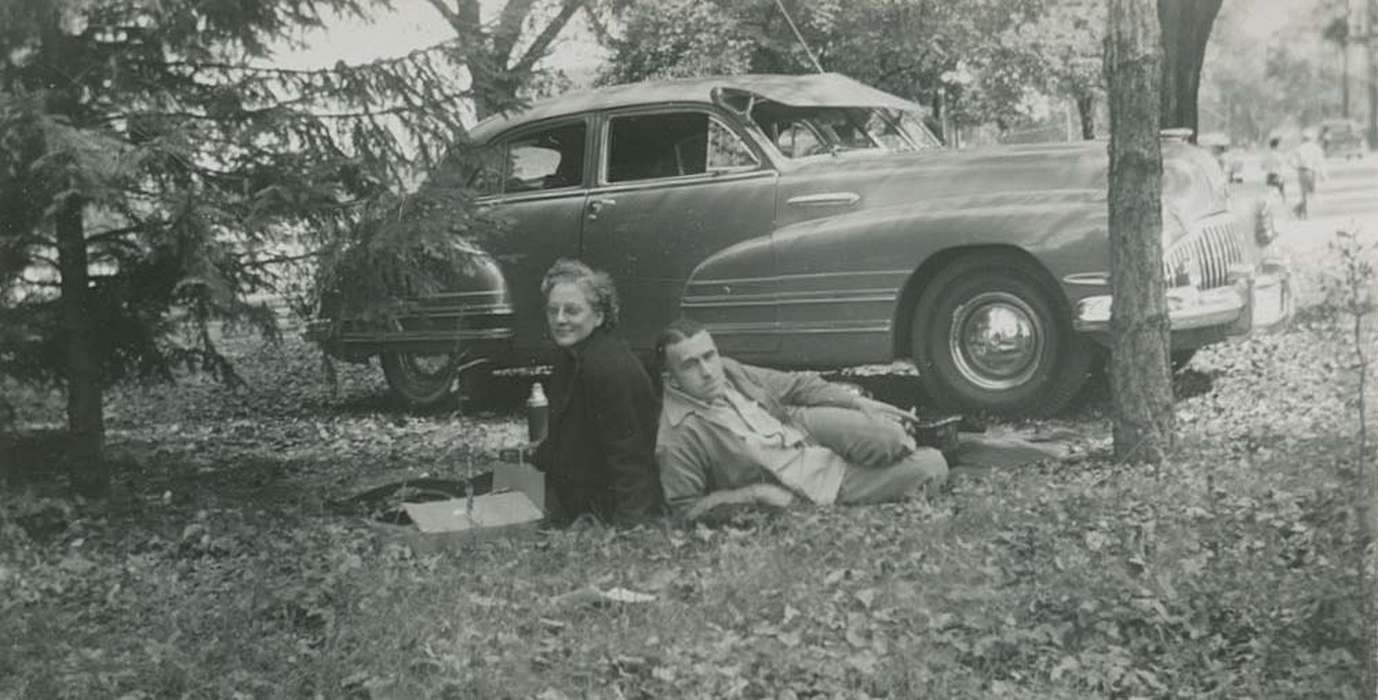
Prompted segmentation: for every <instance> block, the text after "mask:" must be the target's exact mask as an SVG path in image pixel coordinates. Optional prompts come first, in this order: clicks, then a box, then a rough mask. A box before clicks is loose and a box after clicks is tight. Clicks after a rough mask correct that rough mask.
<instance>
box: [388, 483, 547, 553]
mask: <svg viewBox="0 0 1378 700" xmlns="http://www.w3.org/2000/svg"><path fill="white" fill-rule="evenodd" d="M543 503H545V475H544V474H542V473H540V472H539V471H536V469H534V468H532V467H531V466H529V465H526V464H514V463H498V464H497V466H495V467H494V468H493V490H492V492H491V493H485V494H483V495H479V496H474V497H473V498H472V502H471V499H469V498H450V499H446V500H442V501H427V502H422V503H403V504H402V509H403V510H404V511H405V512H406V514H407V517H408V518H410V519H411V521H412V525H411V526H410V527H406V528H404V529H400V531H399V528H396V527H395V526H389V527H388V531H389V532H390V534H392V535H394V536H399V538H400V539H401V540H402V541H403V542H406V543H407V544H408V545H410V546H411V548H412V549H413V550H414V551H416V552H417V553H423V554H431V553H436V552H441V551H445V550H446V549H449V548H451V547H455V546H458V545H460V544H462V543H465V542H474V541H478V540H484V539H490V538H495V537H513V536H518V535H521V534H524V533H529V532H534V531H535V529H536V526H537V525H538V524H539V523H540V521H541V519H542V518H543V517H545V511H544V510H543V508H542V507H541V505H540V504H543Z"/></svg>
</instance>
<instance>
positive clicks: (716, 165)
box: [708, 117, 760, 172]
mask: <svg viewBox="0 0 1378 700" xmlns="http://www.w3.org/2000/svg"><path fill="white" fill-rule="evenodd" d="M759 164H760V162H759V161H757V160H756V154H754V153H752V152H751V149H750V148H747V146H746V144H745V143H742V140H741V139H740V138H737V134H735V133H733V131H732V130H731V129H729V128H727V126H726V125H725V124H723V123H722V122H720V121H718V120H717V119H713V118H712V117H710V118H709V119H708V171H709V172H719V171H728V170H750V169H753V168H755V167H756V166H757V165H759Z"/></svg>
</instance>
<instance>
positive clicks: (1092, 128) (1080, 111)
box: [1076, 90, 1096, 141]
mask: <svg viewBox="0 0 1378 700" xmlns="http://www.w3.org/2000/svg"><path fill="white" fill-rule="evenodd" d="M1076 101H1077V116H1078V117H1080V118H1081V138H1082V139H1083V140H1085V141H1091V140H1093V139H1095V138H1096V93H1094V92H1092V91H1090V90H1086V91H1084V92H1079V93H1077V96H1076Z"/></svg>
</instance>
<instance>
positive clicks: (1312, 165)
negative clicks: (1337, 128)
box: [1292, 129, 1325, 219]
mask: <svg viewBox="0 0 1378 700" xmlns="http://www.w3.org/2000/svg"><path fill="white" fill-rule="evenodd" d="M1292 164H1293V165H1294V166H1295V167H1296V169H1297V183H1298V185H1299V187H1300V188H1301V201H1299V202H1297V206H1296V208H1295V209H1294V210H1293V211H1294V212H1295V213H1296V215H1297V218H1298V219H1305V218H1307V217H1308V216H1310V205H1311V200H1312V199H1314V198H1315V196H1316V180H1318V179H1321V180H1323V179H1325V151H1323V150H1321V147H1320V145H1319V144H1317V143H1316V131H1315V130H1314V129H1303V130H1302V132H1301V145H1299V146H1297V150H1296V151H1293V153H1292Z"/></svg>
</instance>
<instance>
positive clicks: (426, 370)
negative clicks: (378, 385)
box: [381, 350, 487, 407]
mask: <svg viewBox="0 0 1378 700" xmlns="http://www.w3.org/2000/svg"><path fill="white" fill-rule="evenodd" d="M381 359H382V364H383V377H384V378H386V379H387V382H388V388H389V389H391V390H392V391H393V393H394V394H396V395H397V396H398V397H399V398H401V399H402V400H403V401H404V402H406V403H407V404H408V405H411V406H416V407H429V406H434V405H436V404H439V403H441V402H442V401H445V400H446V399H448V398H449V397H450V396H451V395H453V394H455V393H458V394H460V395H461V396H470V397H472V396H473V394H474V393H475V391H476V390H477V388H478V386H479V385H480V384H481V383H482V379H483V376H484V374H485V373H486V372H487V368H486V367H485V366H484V363H482V362H481V361H476V360H474V359H473V358H472V357H469V355H468V353H463V352H455V353H440V354H421V353H412V352H401V351H397V350H388V351H384V352H383V354H382V358H381ZM456 380H458V382H457V381H456ZM456 389H458V391H457V392H456Z"/></svg>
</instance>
